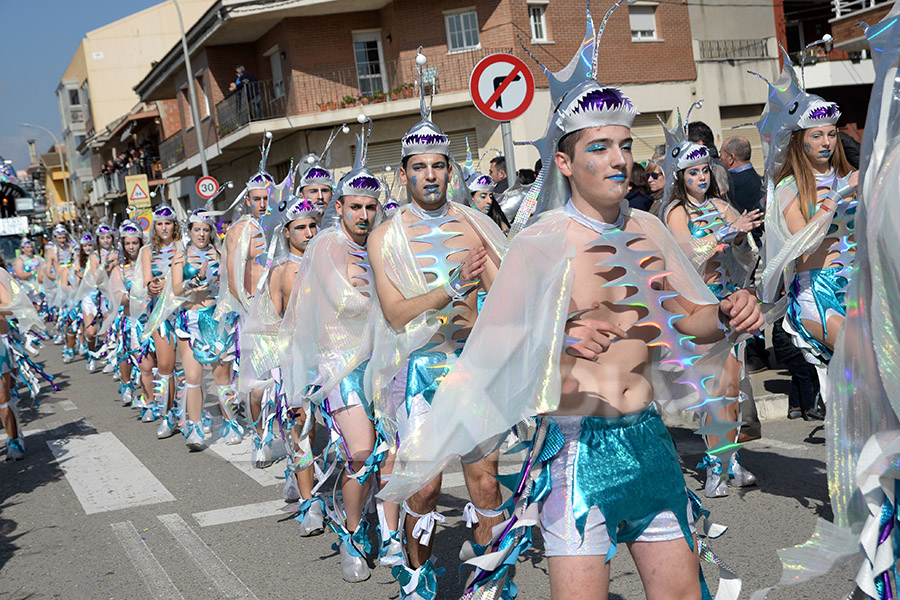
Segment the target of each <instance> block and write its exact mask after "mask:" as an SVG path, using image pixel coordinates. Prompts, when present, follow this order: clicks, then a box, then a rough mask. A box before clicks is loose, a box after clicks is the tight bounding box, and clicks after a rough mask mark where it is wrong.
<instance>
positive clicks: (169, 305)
mask: <svg viewBox="0 0 900 600" xmlns="http://www.w3.org/2000/svg"><path fill="white" fill-rule="evenodd" d="M184 251H185V246H184V244H183V243H182V242H181V240H176V241H175V253H176V254H178V253H179V252H180V253H182V254H184ZM173 260H174V257H173ZM188 300H189V298H188V296H176V295H175V289H174V287H173V284H172V268H171V267H170V268H169V270H168V272H167V273H166V277H165V282H164V283H163V290H162V292H160V294H159V296H157V297H156V303H155V304H154V305H153V310H152V311H151V312H150V316H149V318H148V319H147V323H146V325H144V330H143V331H142V332H141V343H144V342H146V341H147V340H149V339H150V337H151V336H152V335H153V332H154V331H157V330H158V329H159V328H160V327H162V325H163V323H165V322H166V320H167V319H168V318H169V317H171V316H172V315H173V314H175V312H176V311H177V310H178V309H179V308H181V305H182V304H184V303H185V302H187V301H188Z"/></svg>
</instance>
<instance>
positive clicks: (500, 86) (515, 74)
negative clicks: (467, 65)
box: [469, 54, 534, 121]
mask: <svg viewBox="0 0 900 600" xmlns="http://www.w3.org/2000/svg"><path fill="white" fill-rule="evenodd" d="M469 94H470V95H471V96H472V102H473V103H474V104H475V108H477V109H478V111H479V112H480V113H481V114H483V115H484V116H486V117H487V118H488V119H493V120H495V121H509V120H511V119H515V118H516V117H518V116H521V115H522V114H523V113H524V112H525V111H526V110H528V106H529V105H530V104H531V101H532V100H533V99H534V75H532V74H531V69H529V68H528V65H526V64H525V63H524V62H523V61H522V60H521V59H520V58H518V57H516V56H513V55H512V54H491V55H490V56H487V57H485V58H483V59H481V61H480V62H479V63H478V64H477V65H475V69H474V70H473V71H472V77H471V78H470V79H469Z"/></svg>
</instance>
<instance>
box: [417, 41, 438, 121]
mask: <svg viewBox="0 0 900 600" xmlns="http://www.w3.org/2000/svg"><path fill="white" fill-rule="evenodd" d="M427 62H428V58H426V57H425V55H424V54H422V46H419V48H418V50H416V71H417V72H418V74H419V112H420V113H421V114H422V120H423V121H427V120H428V118H429V117H430V116H431V107H432V106H434V86H431V102H430V103H429V104H428V108H427V109H426V108H425V70H424V69H423V68H422V67H424V66H425V63H427Z"/></svg>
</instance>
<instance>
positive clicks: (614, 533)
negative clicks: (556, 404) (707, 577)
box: [540, 406, 694, 560]
mask: <svg viewBox="0 0 900 600" xmlns="http://www.w3.org/2000/svg"><path fill="white" fill-rule="evenodd" d="M552 419H553V421H554V422H555V423H556V425H557V426H558V427H559V429H560V431H561V433H562V435H563V437H564V438H565V442H564V444H563V447H562V449H560V451H559V452H558V453H557V454H556V455H555V456H554V457H553V458H551V459H550V460H549V461H548V463H547V464H546V466H545V469H549V471H550V492H549V494H548V495H547V496H546V497H545V498H544V500H543V501H542V502H541V509H540V526H541V533H542V534H543V537H544V548H545V554H546V555H547V556H606V560H609V559H610V558H612V556H613V555H614V554H615V552H616V544H617V543H620V542H622V543H628V542H636V541H637V542H660V541H669V540H675V539H679V538H684V539H686V540H687V541H688V544H689V545H690V546H691V547H693V534H694V527H693V519H692V518H691V516H692V511H691V505H690V501H689V500H688V495H687V491H686V488H685V483H684V476H683V475H682V473H681V467H680V466H679V462H678V455H677V453H676V452H675V445H674V444H673V443H672V438H671V437H670V436H669V432H668V430H666V427H665V425H664V424H663V422H662V419H661V418H660V416H659V414H658V413H657V412H656V409H654V408H653V407H652V406H651V407H649V408H647V409H645V410H643V411H641V412H637V413H631V414H628V415H624V416H621V417H614V418H607V417H581V416H571V417H558V416H554V417H552Z"/></svg>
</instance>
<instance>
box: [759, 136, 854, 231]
mask: <svg viewBox="0 0 900 600" xmlns="http://www.w3.org/2000/svg"><path fill="white" fill-rule="evenodd" d="M804 135H806V130H805V129H800V130H798V131H795V132H794V133H792V134H791V142H790V143H789V144H788V149H787V156H786V157H785V160H784V164H783V165H781V169H779V170H778V176H777V177H775V181H776V182H779V183H780V182H782V181H784V180H785V179H787V178H788V177H790V176H791V175H793V176H794V181H796V183H797V198H798V200H799V202H800V213H801V214H802V215H803V218H804V219H805V220H806V222H807V223H808V222H809V219H810V218H811V217H812V215H813V212H814V209H815V207H816V204H817V201H818V197H817V195H816V176H815V174H814V173H813V169H812V165H811V164H810V162H809V157H807V156H806V152H805V151H804V150H803V136H804ZM831 166H832V167H834V170H835V172H836V173H837V176H838V177H844V176H845V175H847V174H848V173H850V172H851V171H852V170H853V167H851V166H850V163H849V162H847V156H846V154H844V145H843V144H842V143H841V138H840V136H838V137H837V141H836V143H835V145H834V153H833V154H832V155H831Z"/></svg>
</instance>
